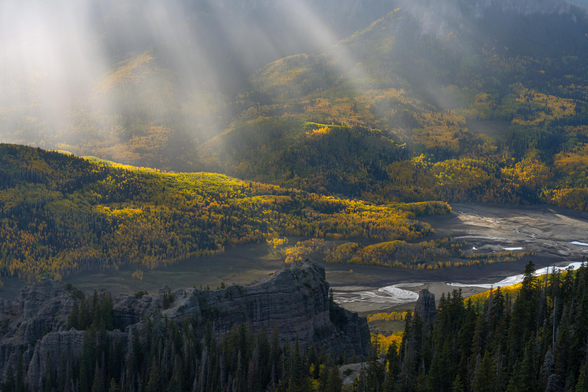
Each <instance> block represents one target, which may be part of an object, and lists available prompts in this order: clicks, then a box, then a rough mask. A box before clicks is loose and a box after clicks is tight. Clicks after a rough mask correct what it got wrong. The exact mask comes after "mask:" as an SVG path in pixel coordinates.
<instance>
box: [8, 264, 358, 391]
mask: <svg viewBox="0 0 588 392" xmlns="http://www.w3.org/2000/svg"><path fill="white" fill-rule="evenodd" d="M79 296H80V292H79V291H77V290H75V289H74V288H72V287H71V286H69V285H66V284H64V283H62V282H60V281H51V280H48V279H44V280H41V281H40V282H38V283H37V284H35V285H33V286H27V287H25V288H24V289H23V290H22V292H21V293H20V294H19V296H18V297H17V298H16V299H15V300H14V301H6V302H2V301H0V303H2V305H3V306H2V307H1V308H0V309H1V310H2V315H1V316H2V324H1V329H0V379H1V378H2V376H3V375H4V373H5V370H6V368H7V366H8V364H9V363H12V364H13V365H14V364H15V363H16V361H17V360H18V356H19V355H20V354H22V355H23V360H24V362H25V363H26V364H28V366H27V381H28V383H29V385H30V386H31V387H36V386H40V382H41V375H42V374H43V372H44V370H45V369H46V367H47V366H48V365H50V364H51V363H59V361H60V359H61V357H62V355H63V354H65V355H66V356H67V357H72V358H75V357H77V356H79V355H80V353H81V350H82V345H83V341H84V336H85V332H84V331H76V330H75V329H70V330H67V320H68V316H69V314H70V313H71V311H72V309H73V308H74V303H75V301H76V298H77V297H79ZM155 312H161V314H162V315H164V316H167V317H168V318H169V319H173V320H175V321H178V322H179V324H180V325H181V321H183V320H184V318H186V317H197V318H200V319H205V320H210V322H211V323H212V325H213V326H214V332H215V333H216V335H217V336H221V335H223V334H224V333H226V332H228V331H229V330H230V329H231V328H232V326H233V325H235V324H241V323H247V324H249V325H251V327H252V328H253V330H254V331H255V332H259V331H260V330H261V329H262V328H265V329H266V330H267V331H271V330H272V329H273V328H274V326H277V327H278V329H279V332H280V336H281V338H282V339H283V340H286V339H288V340H292V341H293V340H294V339H295V338H296V335H298V337H299V340H300V343H301V344H302V345H310V344H311V343H315V344H316V345H317V346H318V347H320V346H322V345H323V344H324V345H326V347H327V349H328V350H329V351H331V352H333V353H336V354H342V353H346V354H347V355H352V353H355V354H356V355H357V356H358V357H362V356H364V355H366V353H367V347H368V344H369V340H370V336H369V329H368V326H367V321H366V319H365V318H363V317H358V315H357V314H356V313H353V312H349V311H347V310H345V309H343V308H341V307H339V306H338V305H336V304H334V303H332V302H331V301H330V299H329V283H328V282H327V281H326V280H325V271H324V269H323V268H322V267H320V266H318V265H317V264H316V263H314V262H299V263H295V264H292V265H288V266H286V267H285V268H284V269H282V270H281V271H278V272H276V273H274V274H272V275H270V276H269V277H268V278H266V279H264V280H263V281H260V282H256V283H253V284H250V285H245V286H237V285H233V286H230V287H227V288H225V289H220V290H198V289H194V288H189V289H178V290H175V291H173V292H172V291H169V289H165V290H161V291H160V293H159V294H156V295H128V294H122V295H119V296H118V297H116V298H115V300H114V306H113V318H114V325H115V328H116V330H114V331H110V332H109V334H111V335H113V337H116V338H119V339H120V340H125V339H127V337H128V333H129V331H130V330H133V329H136V328H138V329H140V328H141V327H142V320H143V319H144V317H145V316H150V315H153V314H154V313H155Z"/></svg>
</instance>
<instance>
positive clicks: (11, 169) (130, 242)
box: [0, 144, 450, 281]
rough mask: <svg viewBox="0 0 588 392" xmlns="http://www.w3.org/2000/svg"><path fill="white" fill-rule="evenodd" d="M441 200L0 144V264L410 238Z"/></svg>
mask: <svg viewBox="0 0 588 392" xmlns="http://www.w3.org/2000/svg"><path fill="white" fill-rule="evenodd" d="M449 211H450V207H449V206H448V205H447V204H445V203H439V202H431V203H420V204H404V205H374V204H371V203H365V202H362V201H352V200H347V199H338V198H334V197H328V196H322V195H318V194H313V193H308V192H304V191H300V190H297V189H291V188H281V187H279V186H276V185H267V184H262V183H257V182H246V181H242V180H238V179H235V178H231V177H227V176H224V175H220V174H213V173H160V172H157V171H154V170H147V169H140V168H134V167H129V166H124V165H117V164H113V163H110V162H106V161H100V160H97V159H95V158H93V159H83V158H79V157H75V156H72V155H66V154H62V153H58V152H51V151H44V150H41V149H36V148H30V147H24V146H16V145H6V144H0V221H1V222H2V225H1V226H0V227H1V231H0V239H1V241H0V254H1V255H2V258H1V264H0V272H1V275H2V276H3V277H6V276H8V277H19V278H20V279H23V280H26V281H34V280H37V279H40V278H42V277H57V278H60V277H61V276H64V275H67V274H70V273H74V272H76V271H80V270H83V269H88V268H100V269H114V270H116V269H117V268H118V267H119V266H120V265H122V264H127V263H130V264H135V265H137V266H138V267H141V268H148V269H152V268H155V267H157V266H158V265H163V264H166V263H173V262H176V261H178V260H184V259H186V258H188V257H190V256H200V255H210V254H216V253H219V252H222V251H223V250H224V248H225V247H228V246H236V245H239V244H244V243H250V242H260V241H266V240H269V241H270V242H271V240H274V239H279V238H280V237H283V236H286V235H294V236H305V237H317V238H335V237H337V238H350V237H363V238H371V239H374V240H380V241H383V240H413V239H419V238H423V237H425V236H427V235H428V234H430V233H432V232H433V229H432V227H431V226H430V225H428V224H425V223H420V222H419V221H417V220H415V217H416V216H417V215H419V214H446V213H448V212H449Z"/></svg>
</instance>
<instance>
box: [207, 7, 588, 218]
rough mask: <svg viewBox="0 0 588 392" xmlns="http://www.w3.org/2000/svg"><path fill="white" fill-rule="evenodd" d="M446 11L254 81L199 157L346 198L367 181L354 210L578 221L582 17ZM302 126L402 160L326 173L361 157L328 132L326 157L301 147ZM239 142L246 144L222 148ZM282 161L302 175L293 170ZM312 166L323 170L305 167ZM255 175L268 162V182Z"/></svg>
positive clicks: (271, 70) (298, 60)
mask: <svg viewBox="0 0 588 392" xmlns="http://www.w3.org/2000/svg"><path fill="white" fill-rule="evenodd" d="M535 3H537V4H541V3H540V2H533V4H535ZM555 3H557V2H555ZM414 4H417V5H422V4H425V5H426V4H427V3H423V2H415V3H414ZM435 4H436V5H431V7H433V8H432V9H435V8H434V7H437V6H440V4H454V3H452V2H443V3H438V4H437V3H435ZM455 4H457V5H456V7H460V8H459V11H460V12H459V13H457V14H455V13H452V12H450V11H449V10H445V11H443V12H439V13H437V14H436V18H437V19H436V20H434V21H431V20H429V19H427V16H426V14H415V12H414V9H412V8H408V9H400V8H399V9H397V10H396V11H394V12H392V13H390V14H388V15H387V16H386V17H384V18H382V19H380V20H378V21H376V22H374V23H373V24H372V25H371V26H370V27H368V28H367V29H365V30H363V31H361V32H358V33H356V34H354V35H353V36H351V37H349V38H348V39H345V40H343V41H341V42H340V43H339V44H338V45H337V46H336V47H333V48H332V49H331V50H330V51H328V52H325V53H323V54H320V55H297V56H291V57H287V58H284V59H282V60H279V61H277V62H274V63H271V64H269V65H267V66H266V67H264V68H262V69H261V70H260V71H258V72H257V73H256V74H254V75H253V76H252V79H251V81H252V84H253V86H254V87H255V88H256V90H257V93H256V94H248V95H243V96H241V98H242V99H243V102H244V104H246V103H248V105H249V107H248V108H247V109H246V110H244V111H243V112H242V113H241V115H240V116H239V118H238V119H237V120H235V121H234V122H233V124H232V125H231V126H230V127H229V129H228V131H227V132H225V133H223V134H222V135H219V136H217V137H215V138H213V139H212V140H211V141H209V142H207V144H206V145H205V146H204V148H201V149H200V155H201V157H202V158H201V159H202V160H203V162H204V164H205V165H210V167H214V168H215V170H220V171H223V172H227V173H231V174H233V175H238V176H241V177H245V178H252V179H256V178H263V180H264V181H271V182H274V183H278V184H280V183H288V182H289V181H292V179H296V181H298V183H299V184H301V185H300V186H302V187H305V186H306V187H308V189H313V190H318V189H319V187H318V185H316V184H317V183H320V187H321V188H324V189H325V190H327V191H329V192H337V193H341V194H348V195H353V194H350V193H346V192H348V191H347V190H345V189H344V187H343V186H342V185H341V184H342V183H345V182H349V181H350V179H352V178H367V179H365V180H362V181H361V183H362V184H367V185H365V186H364V187H362V189H361V192H362V194H363V197H364V198H368V197H373V198H375V199H378V200H426V199H434V198H442V199H443V200H448V201H451V200H474V201H481V202H491V203H509V202H510V203H512V202H514V203H532V202H537V201H544V202H550V203H555V204H559V205H563V206H567V207H571V208H579V209H585V208H586V204H585V203H583V202H582V201H581V200H582V199H583V197H584V195H585V194H586V189H585V188H586V186H587V185H588V184H587V183H586V181H585V179H584V176H583V174H582V173H583V171H584V164H583V163H582V162H583V161H584V159H583V158H581V157H583V154H584V150H585V144H586V143H587V142H588V140H587V136H588V130H587V129H586V127H585V124H586V109H587V107H588V105H587V100H588V96H587V95H586V91H588V90H586V89H585V88H584V86H586V85H588V69H587V68H586V67H585V64H587V60H588V58H587V53H588V50H587V49H588V38H587V37H588V21H587V18H586V12H585V10H583V9H580V8H578V7H568V8H565V9H563V10H564V11H565V12H561V13H560V11H557V12H551V13H547V12H545V13H543V12H523V11H520V10H519V11H517V12H513V11H512V10H511V9H510V8H508V7H506V8H505V9H504V10H503V9H501V8H500V7H498V6H496V7H494V6H492V7H487V8H484V13H483V15H482V16H480V15H479V14H477V13H476V12H475V9H468V8H467V7H463V6H461V5H460V4H461V3H457V2H455ZM492 4H495V5H499V4H502V3H500V2H497V3H492ZM505 4H510V3H508V2H506V3H505ZM550 4H551V3H550ZM558 4H559V3H558ZM415 7H416V6H415ZM546 7H547V6H546ZM450 8H451V7H450ZM432 9H429V11H430V13H431V14H432ZM549 9H550V8H549V7H547V8H546V10H549ZM566 10H567V11H566ZM525 14H527V15H525ZM423 15H424V16H423ZM267 118H271V119H272V120H268V119H267ZM293 119H297V120H298V121H299V122H298V123H296V122H295V121H294V120H293ZM309 123H310V124H313V123H316V124H324V126H326V127H327V128H329V127H330V124H340V125H342V126H343V128H344V129H346V130H345V131H341V130H340V129H337V132H340V133H341V135H344V134H346V133H358V134H360V133H361V132H364V131H361V132H358V131H357V130H355V131H354V130H353V127H363V128H365V129H368V130H369V129H371V130H377V131H376V133H378V134H381V135H382V136H383V137H384V138H385V140H386V141H385V142H384V143H381V144H380V145H381V146H385V145H390V146H393V145H396V146H402V145H403V144H405V146H404V147H396V150H395V151H397V152H394V153H386V154H385V156H381V155H380V154H379V153H377V152H375V151H377V150H374V152H375V153H374V154H371V156H372V157H373V160H372V161H371V162H370V164H369V165H366V164H365V163H364V162H365V160H364V158H362V156H361V154H360V155H358V160H357V164H358V166H359V167H354V166H353V164H350V165H344V167H345V169H340V168H338V167H337V165H336V164H333V163H330V162H331V160H334V161H335V162H336V161H337V160H339V161H341V162H346V161H347V160H348V159H349V160H353V157H354V156H355V154H356V153H352V152H351V151H353V148H352V147H351V144H356V143H355V142H351V141H350V139H349V138H347V137H345V136H342V137H337V136H336V135H337V132H332V134H333V137H332V138H331V141H330V143H331V145H333V146H336V149H333V148H332V147H328V148H326V147H325V146H324V145H323V144H321V143H322V140H323V139H324V138H321V139H319V138H317V139H316V141H314V142H312V141H311V140H309V139H308V138H306V139H304V138H300V137H296V136H294V135H303V134H304V133H305V132H307V133H308V124H309ZM265 124H267V127H266V125H265ZM276 124H278V125H276ZM319 127H320V125H319ZM345 127H347V128H345ZM278 129H279V130H278ZM367 134H370V133H369V132H368V133H367ZM240 140H255V142H254V143H252V144H243V145H242V148H239V149H234V148H233V147H231V146H235V145H237V146H241V144H239V142H238V141H240ZM318 140H321V142H320V143H319V142H318ZM309 144H312V146H310V147H309ZM290 149H293V150H294V151H296V155H295V156H296V159H297V160H298V161H302V162H304V166H301V165H300V164H297V163H296V159H290V158H288V157H289V156H290V153H289V152H288V151H289V150H290ZM219 151H220V153H219ZM368 151H369V150H368ZM306 152H308V154H306ZM367 155H370V153H369V152H368V153H367ZM275 157H278V158H275ZM319 157H320V158H323V157H324V162H323V160H322V159H316V161H313V158H319ZM331 157H332V158H331ZM259 162H265V163H267V162H271V166H270V170H268V166H267V165H264V164H260V163H259ZM572 162H575V163H572ZM364 168H365V169H364ZM373 168H377V169H373ZM345 170H348V171H349V172H346V171H345ZM268 172H269V173H270V174H269V176H268ZM324 172H326V173H327V174H328V175H324V174H316V173H324Z"/></svg>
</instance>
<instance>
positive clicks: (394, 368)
mask: <svg viewBox="0 0 588 392" xmlns="http://www.w3.org/2000/svg"><path fill="white" fill-rule="evenodd" d="M533 272H534V267H533V264H532V263H530V264H529V265H527V267H526V269H525V279H524V281H523V283H522V286H521V288H520V290H519V291H518V292H516V295H513V294H512V293H503V292H502V291H501V290H500V289H496V290H494V291H493V292H492V293H491V295H490V296H489V298H488V299H487V300H486V301H485V302H483V303H482V304H481V305H478V304H474V303H472V302H471V301H469V300H468V301H464V299H463V297H462V294H461V291H458V290H456V291H454V292H453V293H451V294H449V295H448V296H443V297H442V298H441V300H440V302H439V306H438V309H437V314H436V316H435V318H434V319H433V321H432V322H431V323H430V324H427V323H426V321H425V319H426V316H427V315H423V314H420V315H419V314H418V313H416V314H415V315H414V317H411V316H408V317H406V319H405V320H406V327H405V332H404V335H403V339H402V343H401V345H400V347H396V346H391V348H390V350H389V351H388V354H387V355H386V360H385V362H383V363H381V362H379V361H377V360H376V358H377V356H372V359H371V360H370V361H369V363H368V365H367V368H366V370H365V372H363V373H362V375H361V376H360V377H359V379H358V380H357V381H356V383H355V386H354V390H355V391H455V392H458V391H475V392H486V391H488V392H496V391H508V392H526V391H528V392H535V391H570V392H581V391H586V390H587V389H588V362H587V360H588V359H587V356H586V336H587V334H588V320H587V319H586V317H587V315H588V309H587V308H586V307H587V306H588V296H587V293H586V288H587V287H588V269H587V268H586V266H584V267H582V268H581V269H579V270H578V271H577V272H568V273H565V274H562V273H554V274H551V275H549V276H548V277H547V278H546V279H543V280H538V278H537V277H535V276H534V275H533Z"/></svg>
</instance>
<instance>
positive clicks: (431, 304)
mask: <svg viewBox="0 0 588 392" xmlns="http://www.w3.org/2000/svg"><path fill="white" fill-rule="evenodd" d="M414 314H415V315H417V314H418V315H419V317H420V318H421V320H423V323H424V324H425V325H429V324H430V323H431V322H432V321H433V319H434V318H435V315H436V314H437V306H436V305H435V294H433V293H431V292H429V290H427V289H424V290H421V291H420V292H419V299H418V300H417V302H416V306H415V308H414Z"/></svg>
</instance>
